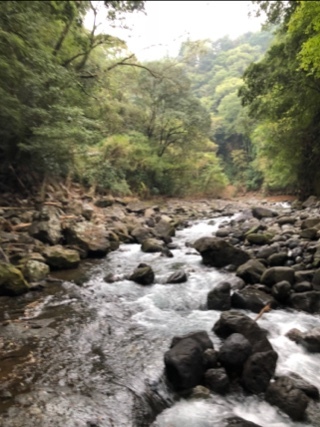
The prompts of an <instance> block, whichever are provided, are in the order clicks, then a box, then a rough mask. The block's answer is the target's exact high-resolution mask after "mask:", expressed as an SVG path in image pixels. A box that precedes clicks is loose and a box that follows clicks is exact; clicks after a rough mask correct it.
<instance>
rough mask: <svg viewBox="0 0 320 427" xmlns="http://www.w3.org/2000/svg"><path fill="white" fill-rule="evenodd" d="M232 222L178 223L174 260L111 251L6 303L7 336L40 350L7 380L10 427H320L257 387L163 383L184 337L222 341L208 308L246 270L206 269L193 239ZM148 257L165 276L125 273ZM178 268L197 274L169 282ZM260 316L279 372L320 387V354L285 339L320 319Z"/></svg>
mask: <svg viewBox="0 0 320 427" xmlns="http://www.w3.org/2000/svg"><path fill="white" fill-rule="evenodd" d="M229 220H230V217H229V218H228V217H220V218H214V219H207V220H201V221H200V220H199V221H193V222H192V223H190V226H189V227H186V228H184V229H181V230H179V231H177V232H176V236H175V237H174V238H173V243H174V244H175V247H176V248H175V249H172V253H173V255H174V256H173V257H172V258H167V257H164V256H162V255H161V254H159V253H155V254H146V253H143V252H142V251H141V250H140V245H137V244H130V245H128V244H127V245H126V244H123V245H121V246H120V248H119V250H117V251H115V252H112V253H110V254H109V255H108V256H107V257H106V258H105V259H104V260H99V261H95V262H90V261H87V262H84V263H83V265H82V267H81V268H82V270H80V272H82V273H83V276H81V280H79V281H78V280H73V279H71V276H70V280H64V282H63V283H62V284H56V283H52V284H51V285H50V286H49V287H48V288H47V289H45V291H43V292H42V293H41V292H39V293H38V294H36V295H35V296H36V297H37V298H35V297H33V298H34V299H35V300H36V303H33V300H32V297H30V296H29V297H24V299H20V300H19V299H17V301H15V302H14V303H13V302H10V301H9V299H3V301H2V302H0V304H1V307H0V308H1V311H2V312H3V314H4V318H5V319H7V320H8V322H7V324H6V325H5V326H2V327H1V329H0V337H2V339H3V340H4V342H5V343H7V345H8V341H9V340H10V339H12V340H13V342H15V341H19V342H20V343H22V344H23V346H24V347H23V348H24V351H25V353H26V354H28V357H29V358H30V357H31V359H30V367H29V369H24V370H23V374H21V378H19V375H17V377H18V379H17V380H16V381H15V382H13V383H11V385H10V387H9V386H8V388H7V389H6V388H3V389H2V397H3V399H2V404H1V405H0V409H1V423H2V424H0V425H1V426H3V427H49V426H54V427H130V426H132V427H148V426H153V427H181V426H183V427H209V426H210V427H212V426H219V427H223V426H224V425H226V424H225V421H224V420H225V419H226V418H228V417H230V416H233V415H238V416H241V417H243V418H245V419H247V420H250V421H253V422H256V423H257V424H259V425H261V426H262V427H267V426H268V427H283V426H292V427H299V426H304V427H309V426H312V425H314V424H310V423H308V422H306V423H299V422H293V421H291V420H290V419H289V418H288V417H287V416H286V415H285V414H284V413H282V412H281V411H280V410H278V409H277V408H276V407H273V406H271V405H269V404H268V403H266V402H265V401H264V400H261V399H260V398H258V397H256V396H243V395H240V394H229V395H227V396H226V397H222V396H219V395H216V394H213V393H212V394H211V395H210V397H209V398H207V399H204V398H196V399H195V398H194V399H177V398H176V397H175V395H174V394H173V393H172V392H171V391H170V390H169V389H168V387H167V385H166V382H165V381H164V378H163V369H164V363H163V355H164V353H165V351H166V350H168V348H169V345H170V342H171V339H172V337H173V336H175V335H181V334H185V333H187V332H192V331H196V330H206V331H207V332H208V333H209V336H210V338H211V339H212V341H213V343H214V345H215V346H216V347H218V346H219V345H220V343H221V341H220V339H219V338H218V337H217V336H216V335H215V334H214V333H213V332H212V331H211V329H212V326H213V324H214V323H215V322H216V321H217V320H218V319H219V317H220V312H219V311H213V310H209V311H208V310H206V309H205V305H206V298H207V294H208V292H209V291H210V290H211V289H213V288H214V287H215V286H216V285H217V284H219V283H220V282H222V281H230V282H234V281H235V280H237V279H236V277H235V276H234V274H233V273H228V272H219V271H218V270H216V269H215V268H212V267H206V266H204V265H203V264H202V263H201V257H200V255H199V254H198V253H197V252H196V251H195V250H194V249H193V248H192V247H190V245H189V243H192V242H193V241H195V240H196V239H197V238H199V237H201V236H210V235H212V233H214V231H215V230H216V229H217V227H218V226H219V224H221V223H222V222H223V221H229ZM141 262H144V263H147V264H149V265H151V266H152V268H153V270H154V272H155V275H156V281H155V284H154V285H151V286H141V285H138V284H135V283H133V282H131V281H129V280H126V279H124V278H123V277H124V275H126V274H129V273H131V272H132V271H133V270H134V268H135V267H137V265H138V264H139V263H141ZM179 269H183V270H185V271H186V272H187V274H188V281H187V282H186V283H182V284H165V282H166V279H167V278H168V276H169V275H170V274H171V273H172V272H174V271H176V270H179ZM110 273H111V274H113V275H115V276H118V277H119V280H117V281H116V282H114V283H107V282H106V281H105V280H104V278H105V277H106V276H107V275H108V274H110ZM66 277H68V276H65V279H66ZM75 282H76V283H75ZM25 298H30V301H28V300H26V299H25ZM26 304H28V306H27V307H26ZM245 313H246V314H247V315H249V316H250V317H252V318H254V317H255V316H256V314H254V313H250V312H245ZM259 325H260V326H261V327H264V328H265V329H267V330H268V331H269V337H268V338H269V340H270V342H271V343H272V345H273V347H274V349H275V350H276V351H277V352H278V354H279V359H278V362H277V374H282V373H286V372H288V371H292V372H296V373H298V374H300V375H301V376H302V377H304V378H305V379H306V380H308V381H310V382H311V383H313V384H314V385H318V384H320V369H319V366H320V355H319V354H309V353H307V352H306V351H305V350H304V349H303V348H302V347H300V346H298V345H297V344H295V343H294V342H292V341H290V340H289V339H288V338H286V337H285V333H286V332H287V331H289V330H290V329H292V328H299V329H300V330H302V331H305V330H308V329H310V328H311V327H315V326H320V317H319V316H318V315H310V314H307V313H302V312H299V313H298V312H295V311H293V310H273V311H271V312H269V313H266V314H264V316H263V317H262V318H261V319H260V320H259ZM18 360H19V359H18ZM9 368H10V369H13V368H12V366H11V367H8V368H7V369H9ZM3 369H4V368H3ZM18 373H19V372H18Z"/></svg>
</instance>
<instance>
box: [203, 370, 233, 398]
mask: <svg viewBox="0 0 320 427" xmlns="http://www.w3.org/2000/svg"><path fill="white" fill-rule="evenodd" d="M204 383H205V385H206V387H208V388H209V389H210V390H212V391H214V392H215V393H218V394H222V395H224V394H226V393H228V391H229V389H230V382H229V378H228V375H227V373H226V371H225V369H224V368H218V369H208V370H207V371H206V372H205V374H204Z"/></svg>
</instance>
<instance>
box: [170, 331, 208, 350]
mask: <svg viewBox="0 0 320 427" xmlns="http://www.w3.org/2000/svg"><path fill="white" fill-rule="evenodd" d="M186 338H191V339H193V340H194V341H196V342H197V343H198V344H199V346H200V347H201V350H202V352H205V351H206V350H207V349H213V344H212V341H211V339H210V338H209V335H208V333H207V331H195V332H190V333H189V334H186V335H182V336H176V337H173V338H172V341H171V345H170V348H172V347H174V346H175V345H177V344H178V342H180V341H182V340H184V339H186Z"/></svg>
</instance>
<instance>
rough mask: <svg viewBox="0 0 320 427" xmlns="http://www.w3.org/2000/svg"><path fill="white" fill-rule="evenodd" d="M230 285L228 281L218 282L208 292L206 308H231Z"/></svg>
mask: <svg viewBox="0 0 320 427" xmlns="http://www.w3.org/2000/svg"><path fill="white" fill-rule="evenodd" d="M230 290H231V285H230V283H228V282H223V283H219V284H218V285H217V286H216V287H215V288H214V289H212V291H210V292H209V293H208V297H207V307H208V310H221V311H224V310H230V308H231V294H230Z"/></svg>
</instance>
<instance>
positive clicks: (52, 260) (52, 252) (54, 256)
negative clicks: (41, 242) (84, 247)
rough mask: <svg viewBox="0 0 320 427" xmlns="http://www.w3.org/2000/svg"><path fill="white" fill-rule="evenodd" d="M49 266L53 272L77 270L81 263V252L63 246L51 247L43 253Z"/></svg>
mask: <svg viewBox="0 0 320 427" xmlns="http://www.w3.org/2000/svg"><path fill="white" fill-rule="evenodd" d="M43 256H44V258H45V260H46V262H47V264H48V265H49V266H50V268H52V269H53V270H64V269H69V268H76V267H77V266H78V265H79V263H80V256H79V252H77V251H76V250H74V249H66V248H64V247H63V246H61V245H55V246H49V247H47V248H45V250H44V251H43Z"/></svg>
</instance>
